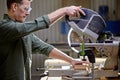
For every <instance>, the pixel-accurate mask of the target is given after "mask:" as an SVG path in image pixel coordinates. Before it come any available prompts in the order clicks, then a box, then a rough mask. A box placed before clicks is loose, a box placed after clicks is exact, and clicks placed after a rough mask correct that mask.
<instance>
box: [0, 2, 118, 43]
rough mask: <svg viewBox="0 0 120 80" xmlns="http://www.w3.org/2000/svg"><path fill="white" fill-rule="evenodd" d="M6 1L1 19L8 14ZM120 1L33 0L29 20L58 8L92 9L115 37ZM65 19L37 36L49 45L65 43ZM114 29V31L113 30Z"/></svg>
mask: <svg viewBox="0 0 120 80" xmlns="http://www.w3.org/2000/svg"><path fill="white" fill-rule="evenodd" d="M5 2H6V0H0V19H2V17H3V14H4V13H5V12H6V3H5ZM119 4H120V0H33V2H32V11H31V15H30V16H29V17H28V19H27V20H32V19H35V18H37V17H39V16H41V15H44V14H48V13H50V12H52V11H54V10H56V9H58V8H61V7H65V6H70V5H76V6H80V5H81V6H82V7H85V8H90V9H92V10H95V11H97V12H99V13H100V14H101V15H102V16H103V17H104V19H105V20H106V21H107V24H108V27H107V29H106V30H108V29H110V30H111V31H112V32H113V33H114V34H115V35H119V34H120V32H119V31H120V30H119V29H118V28H119V24H120V23H119V20H120V15H119V14H120V5H119ZM63 22H64V19H61V20H59V21H58V22H57V23H56V24H54V25H53V27H51V28H50V29H46V30H40V31H38V32H35V34H36V35H37V36H38V37H40V38H41V39H42V40H44V41H46V42H48V43H58V42H59V43H60V42H61V43H65V42H66V36H67V29H66V27H65V26H66V25H65V24H64V23H63ZM110 25H111V26H110ZM111 28H112V29H111Z"/></svg>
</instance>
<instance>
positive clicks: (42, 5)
mask: <svg viewBox="0 0 120 80" xmlns="http://www.w3.org/2000/svg"><path fill="white" fill-rule="evenodd" d="M60 7H61V0H34V2H33V3H32V8H33V10H32V12H31V16H30V17H29V18H28V19H29V20H30V19H34V18H36V17H38V16H41V15H44V14H48V13H50V12H52V11H54V10H56V9H58V8H60ZM60 30H61V20H60V21H59V22H57V23H56V24H54V25H53V26H51V28H49V29H46V30H40V31H37V32H35V34H36V35H37V36H38V37H40V38H41V39H42V40H44V41H47V42H49V43H51V42H60V41H62V36H61V33H60Z"/></svg>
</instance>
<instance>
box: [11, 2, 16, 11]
mask: <svg viewBox="0 0 120 80" xmlns="http://www.w3.org/2000/svg"><path fill="white" fill-rule="evenodd" d="M17 8H18V4H17V3H13V4H12V5H11V9H12V10H13V11H15V10H16V9H17Z"/></svg>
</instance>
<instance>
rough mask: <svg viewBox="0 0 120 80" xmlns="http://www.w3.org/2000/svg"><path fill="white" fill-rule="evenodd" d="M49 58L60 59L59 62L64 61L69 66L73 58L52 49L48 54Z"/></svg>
mask: <svg viewBox="0 0 120 80" xmlns="http://www.w3.org/2000/svg"><path fill="white" fill-rule="evenodd" d="M49 57H51V58H56V59H61V60H64V61H66V62H68V63H70V64H72V61H73V58H72V57H70V56H68V55H67V54H65V53H63V52H62V51H60V50H58V49H56V48H54V49H53V50H52V51H51V52H50V54H49Z"/></svg>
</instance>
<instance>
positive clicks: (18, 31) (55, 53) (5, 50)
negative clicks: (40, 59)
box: [0, 0, 85, 80]
mask: <svg viewBox="0 0 120 80" xmlns="http://www.w3.org/2000/svg"><path fill="white" fill-rule="evenodd" d="M30 6H31V1H30V0H7V8H8V12H7V14H5V15H4V18H3V20H2V21H0V80H31V61H32V59H31V54H32V52H34V51H37V52H39V53H41V54H45V55H48V56H49V57H52V58H57V59H61V60H64V61H66V62H69V63H71V64H72V65H73V66H74V64H82V61H77V60H75V59H73V58H72V57H69V56H67V55H66V54H65V53H63V52H61V51H59V50H58V49H56V48H54V47H53V46H51V45H49V44H47V43H44V42H43V41H42V40H40V39H38V38H37V37H36V36H35V35H34V34H33V33H32V32H35V31H38V30H40V29H44V28H49V25H51V24H52V23H54V22H55V21H56V20H57V19H59V18H60V17H62V16H65V15H69V16H73V17H75V16H77V15H78V13H82V14H83V15H85V13H84V12H83V11H82V10H81V9H80V7H77V6H70V7H64V8H60V9H58V10H56V11H54V12H52V13H50V14H48V15H44V16H41V17H38V18H37V19H35V20H32V21H29V22H24V21H25V19H26V17H27V16H28V15H29V14H30V11H31V7H30Z"/></svg>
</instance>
